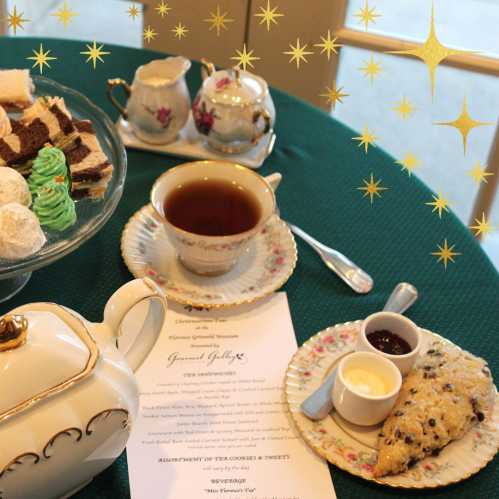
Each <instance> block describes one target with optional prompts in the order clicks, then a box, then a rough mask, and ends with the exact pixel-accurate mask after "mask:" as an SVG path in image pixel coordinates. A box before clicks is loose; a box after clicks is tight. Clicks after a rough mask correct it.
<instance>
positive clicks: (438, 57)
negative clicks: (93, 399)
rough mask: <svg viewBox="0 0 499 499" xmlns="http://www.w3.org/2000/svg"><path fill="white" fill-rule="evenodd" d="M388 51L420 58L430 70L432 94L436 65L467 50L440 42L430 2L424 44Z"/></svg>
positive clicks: (433, 7)
mask: <svg viewBox="0 0 499 499" xmlns="http://www.w3.org/2000/svg"><path fill="white" fill-rule="evenodd" d="M388 53H389V54H405V55H412V56H414V57H418V58H419V59H421V60H422V61H423V62H424V63H425V64H426V66H427V67H428V71H429V72H430V81H431V95H432V96H433V95H434V94H435V72H436V70H437V66H438V65H439V64H440V63H441V62H442V61H443V60H444V59H447V57H449V56H450V55H455V54H465V53H469V52H467V51H465V50H454V49H449V48H447V47H446V46H445V45H442V44H441V43H440V41H439V40H438V38H437V34H436V31H435V6H434V5H433V4H432V6H431V24H430V33H429V34H428V38H427V39H426V41H425V42H424V44H423V45H421V46H420V47H416V48H414V49H409V50H392V51H389V52H388Z"/></svg>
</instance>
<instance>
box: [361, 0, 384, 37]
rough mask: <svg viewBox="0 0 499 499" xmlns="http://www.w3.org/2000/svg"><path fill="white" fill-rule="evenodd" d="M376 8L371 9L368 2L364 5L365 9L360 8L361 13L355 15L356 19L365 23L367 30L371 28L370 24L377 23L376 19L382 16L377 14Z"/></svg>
mask: <svg viewBox="0 0 499 499" xmlns="http://www.w3.org/2000/svg"><path fill="white" fill-rule="evenodd" d="M375 11H376V7H372V8H371V9H370V8H369V2H368V0H366V3H365V4H364V8H360V9H359V11H358V12H357V13H356V14H354V16H355V17H358V18H359V19H360V21H359V22H363V23H364V26H365V27H366V31H367V28H368V26H369V23H370V22H372V23H376V18H377V17H381V14H376V12H375Z"/></svg>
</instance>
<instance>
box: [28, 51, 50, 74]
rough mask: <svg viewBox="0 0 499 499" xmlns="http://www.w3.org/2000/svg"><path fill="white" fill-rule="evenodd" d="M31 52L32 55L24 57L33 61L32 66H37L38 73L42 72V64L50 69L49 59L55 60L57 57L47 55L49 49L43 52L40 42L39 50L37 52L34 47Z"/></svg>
mask: <svg viewBox="0 0 499 499" xmlns="http://www.w3.org/2000/svg"><path fill="white" fill-rule="evenodd" d="M32 52H33V54H35V55H32V56H31V57H26V59H29V60H31V61H35V62H34V63H33V66H32V67H33V68H35V67H36V66H38V68H39V70H40V74H43V67H44V66H47V67H48V68H49V69H50V64H49V61H55V60H56V59H57V57H52V56H51V55H49V54H50V52H51V50H47V51H46V52H44V50H43V44H42V43H40V50H39V51H38V52H37V51H36V50H34V49H33V51H32Z"/></svg>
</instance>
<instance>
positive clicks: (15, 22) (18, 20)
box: [7, 5, 30, 35]
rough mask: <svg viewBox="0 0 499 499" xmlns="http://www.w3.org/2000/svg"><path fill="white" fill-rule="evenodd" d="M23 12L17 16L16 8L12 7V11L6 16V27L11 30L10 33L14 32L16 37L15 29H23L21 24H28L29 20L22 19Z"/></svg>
mask: <svg viewBox="0 0 499 499" xmlns="http://www.w3.org/2000/svg"><path fill="white" fill-rule="evenodd" d="M23 15H24V12H21V13H19V14H18V12H17V7H16V6H15V5H14V9H13V10H12V12H9V13H8V14H7V26H8V27H9V28H12V31H14V35H17V28H21V29H24V26H23V24H24V23H29V22H30V20H29V19H25V18H24V17H23Z"/></svg>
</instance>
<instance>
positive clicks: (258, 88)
mask: <svg viewBox="0 0 499 499" xmlns="http://www.w3.org/2000/svg"><path fill="white" fill-rule="evenodd" d="M203 90H204V95H205V96H206V97H207V98H208V99H210V101H211V102H213V103H214V104H222V105H226V106H236V107H237V106H247V105H251V104H256V103H259V102H261V101H263V99H264V98H265V97H266V96H267V94H268V91H269V89H268V85H267V83H266V82H265V80H264V79H263V78H260V77H259V76H256V75H254V74H253V73H250V72H249V71H241V70H239V69H238V68H233V69H223V70H221V71H215V72H214V73H213V74H212V75H211V76H210V77H209V78H207V79H206V80H205V81H204V82H203Z"/></svg>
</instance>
